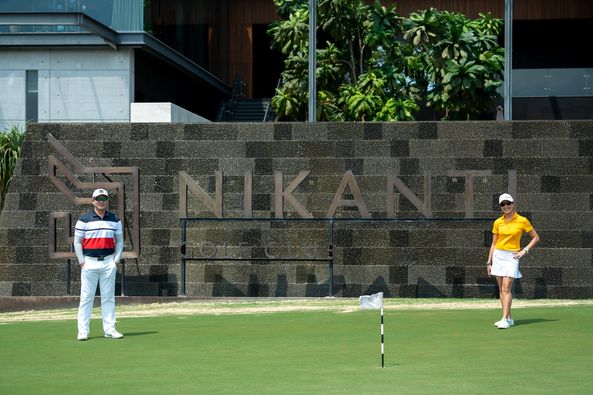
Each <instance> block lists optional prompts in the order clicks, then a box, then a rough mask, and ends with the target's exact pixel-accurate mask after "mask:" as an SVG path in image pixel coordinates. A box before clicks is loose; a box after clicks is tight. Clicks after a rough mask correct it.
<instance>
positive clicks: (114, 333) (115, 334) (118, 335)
mask: <svg viewBox="0 0 593 395" xmlns="http://www.w3.org/2000/svg"><path fill="white" fill-rule="evenodd" d="M105 337H108V338H111V339H121V338H122V337H124V335H122V334H121V333H119V332H118V331H116V330H115V329H114V330H113V331H111V332H109V333H106V334H105Z"/></svg>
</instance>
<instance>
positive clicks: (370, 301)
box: [358, 292, 385, 368]
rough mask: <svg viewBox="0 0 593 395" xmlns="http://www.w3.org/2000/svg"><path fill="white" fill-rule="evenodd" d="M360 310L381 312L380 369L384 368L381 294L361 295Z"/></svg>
mask: <svg viewBox="0 0 593 395" xmlns="http://www.w3.org/2000/svg"><path fill="white" fill-rule="evenodd" d="M358 299H359V300H360V308H361V309H362V310H380V311H381V368H384V367H385V331H384V329H383V292H379V293H376V294H373V295H362V296H360V297H359V298H358Z"/></svg>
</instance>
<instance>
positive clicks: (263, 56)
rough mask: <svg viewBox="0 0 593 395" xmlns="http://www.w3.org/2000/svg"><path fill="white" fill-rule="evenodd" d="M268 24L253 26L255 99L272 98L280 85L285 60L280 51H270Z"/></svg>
mask: <svg viewBox="0 0 593 395" xmlns="http://www.w3.org/2000/svg"><path fill="white" fill-rule="evenodd" d="M267 30H268V25H267V24H261V25H260V24H257V25H253V59H252V60H253V97H257V98H262V97H272V96H274V92H275V91H276V86H277V85H278V79H279V78H280V73H281V72H282V70H283V69H284V60H283V58H282V54H281V53H280V52H279V51H276V50H272V49H270V37H269V36H268V34H267Z"/></svg>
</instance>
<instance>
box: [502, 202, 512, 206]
mask: <svg viewBox="0 0 593 395" xmlns="http://www.w3.org/2000/svg"><path fill="white" fill-rule="evenodd" d="M512 204H513V202H502V203H500V207H504V206H510V205H512Z"/></svg>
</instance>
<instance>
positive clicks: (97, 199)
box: [95, 196, 109, 202]
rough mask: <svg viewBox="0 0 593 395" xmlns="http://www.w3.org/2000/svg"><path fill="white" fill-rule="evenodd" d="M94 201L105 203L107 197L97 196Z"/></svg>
mask: <svg viewBox="0 0 593 395" xmlns="http://www.w3.org/2000/svg"><path fill="white" fill-rule="evenodd" d="M95 200H96V201H98V202H106V201H108V200H109V197H107V196H97V197H96V198H95Z"/></svg>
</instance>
